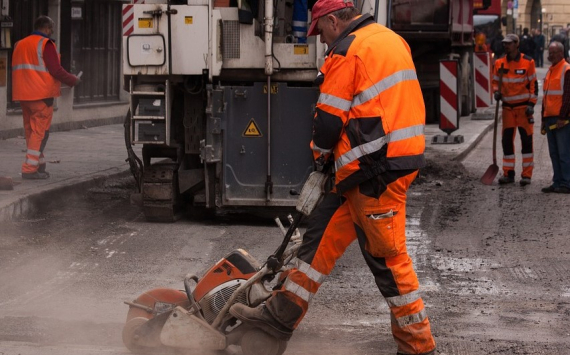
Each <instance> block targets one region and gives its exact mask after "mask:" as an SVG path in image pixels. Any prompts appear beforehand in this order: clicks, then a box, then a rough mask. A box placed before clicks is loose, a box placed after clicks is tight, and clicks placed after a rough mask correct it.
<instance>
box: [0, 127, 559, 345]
mask: <svg viewBox="0 0 570 355" xmlns="http://www.w3.org/2000/svg"><path fill="white" fill-rule="evenodd" d="M535 138H536V139H535V147H536V150H537V154H536V155H537V164H536V174H535V178H533V183H532V184H531V185H529V186H527V187H524V188H522V187H520V186H518V184H517V185H512V186H506V187H499V186H497V185H494V186H484V185H482V184H481V183H479V181H478V179H479V178H480V176H481V175H482V174H483V172H484V171H485V170H486V168H487V166H488V165H489V164H490V163H491V159H490V157H491V153H490V147H491V135H490V134H489V135H487V137H485V139H484V140H483V141H482V142H481V144H480V146H479V147H478V148H477V149H476V150H475V151H473V153H472V154H471V155H469V156H468V157H467V158H466V160H465V161H464V162H463V164H459V163H457V162H452V161H450V160H449V159H448V157H438V158H436V159H434V160H432V161H430V162H429V166H428V168H426V169H424V170H423V172H422V175H421V177H420V178H419V179H418V180H417V181H416V183H415V184H414V185H413V186H412V188H411V189H410V192H409V204H408V211H407V213H408V219H407V236H408V249H409V252H410V254H411V255H412V258H413V260H414V262H415V268H416V270H417V273H418V276H419V278H420V284H421V286H422V289H423V294H424V301H425V303H426V306H427V311H428V314H429V316H430V319H431V322H432V328H433V333H434V335H435V337H436V341H437V343H438V348H439V350H440V354H446V355H475V354H477V355H479V354H505V355H511V354H516V355H523V354H528V355H531V354H532V355H541V354H544V355H546V354H548V355H567V354H569V353H570V350H568V349H570V334H569V333H570V329H569V324H570V323H569V321H568V319H569V318H570V237H569V234H570V233H569V232H568V230H569V226H570V223H569V222H568V213H567V210H568V205H569V204H570V196H568V195H559V194H542V193H540V188H541V187H543V186H547V185H548V183H549V178H550V170H549V169H550V165H549V164H550V162H549V160H548V155H547V152H546V150H547V149H546V145H545V143H544V142H545V140H544V137H542V136H537V137H535ZM499 160H500V158H499ZM518 164H520V161H519V162H518ZM133 190H134V186H133V184H132V181H131V179H130V178H126V179H118V180H113V181H107V182H106V183H105V185H103V186H100V187H98V188H94V189H91V190H89V191H85V192H83V193H79V194H77V195H74V196H61V197H60V198H59V199H54V200H51V201H45V208H43V210H42V211H40V212H39V213H38V214H36V215H34V216H30V217H28V218H26V219H21V220H18V221H14V222H11V223H4V224H3V225H2V226H1V228H0V235H1V238H0V270H1V271H2V272H1V273H0V354H2V355H31V354H33V355H36V354H42V355H52V354H53V355H55V354H58V355H67V354H77V355H91V354H109V355H115V354H127V353H128V351H127V350H126V349H125V348H124V347H123V345H122V342H121V329H122V326H123V323H124V320H125V317H126V313H127V308H128V307H127V306H126V305H124V304H123V301H132V300H133V299H134V298H136V297H137V296H138V295H139V294H140V293H141V292H143V291H145V290H149V289H152V288H155V287H172V288H178V289H182V288H183V284H182V280H183V277H184V276H185V275H186V274H187V273H188V272H195V273H197V274H201V273H203V272H204V271H205V270H206V269H207V268H208V267H209V266H211V265H213V264H214V263H215V262H216V261H217V260H219V259H220V258H221V257H223V256H224V255H225V254H226V253H228V252H230V251H231V250H233V249H235V248H244V249H246V250H248V251H249V252H250V253H251V254H252V255H253V256H255V257H256V258H258V260H264V259H265V258H266V257H267V256H268V255H269V254H270V253H271V252H273V250H274V249H275V248H276V247H277V246H278V244H279V243H280V239H281V235H280V232H279V231H278V229H277V227H275V226H274V223H273V221H271V220H269V219H264V218H261V217H257V216H252V215H232V216H225V217H218V218H203V217H198V216H194V217H185V218H182V219H181V220H179V221H178V222H176V223H174V224H153V223H148V222H145V220H144V217H143V216H142V213H141V211H140V209H139V208H138V207H137V206H133V205H131V204H130V203H129V195H130V193H131V192H132V191H133ZM233 350H234V351H235V349H233ZM395 352H396V347H395V344H394V342H393V340H392V337H391V334H390V324H389V313H388V308H387V306H386V303H385V301H384V300H383V299H382V298H381V297H380V294H379V292H378V291H377V289H376V286H375V284H374V281H373V278H372V277H371V275H370V273H369V271H368V269H367V267H366V265H365V264H364V262H363V260H362V258H361V255H360V252H359V250H358V248H357V246H356V245H353V246H351V247H350V248H349V250H348V251H347V253H346V254H345V255H344V256H343V258H341V259H340V260H339V262H338V264H337V267H336V268H335V270H334V271H333V273H332V274H331V275H330V277H329V278H328V279H327V280H326V282H325V284H324V285H323V286H322V287H321V289H320V290H319V293H318V294H317V296H316V297H315V298H314V300H313V303H312V306H311V308H310V309H309V312H308V314H307V316H306V318H305V320H304V321H303V323H302V324H301V326H300V327H299V329H298V330H297V331H296V332H295V334H294V336H293V338H292V339H291V341H290V342H289V345H288V349H287V352H286V354H291V355H296V354H297V355H300V354H303V355H304V354H315V355H321V354H326V355H335V354H339V355H340V354H347V355H348V354H351V355H352V354H354V355H364V354H375V355H385V354H386V355H387V354H391V355H393V354H395ZM237 353H238V354H239V351H238V352H237ZM192 354H196V353H192ZM203 354H208V353H207V352H204V353H203Z"/></svg>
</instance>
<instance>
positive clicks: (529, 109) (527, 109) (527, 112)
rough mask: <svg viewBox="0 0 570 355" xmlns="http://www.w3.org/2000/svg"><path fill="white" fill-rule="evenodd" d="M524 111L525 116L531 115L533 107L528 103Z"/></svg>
mask: <svg viewBox="0 0 570 355" xmlns="http://www.w3.org/2000/svg"><path fill="white" fill-rule="evenodd" d="M524 113H525V114H526V117H532V116H533V115H534V107H532V106H530V105H528V106H527V107H526V111H525V112H524Z"/></svg>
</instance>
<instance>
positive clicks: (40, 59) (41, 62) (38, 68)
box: [12, 38, 48, 72]
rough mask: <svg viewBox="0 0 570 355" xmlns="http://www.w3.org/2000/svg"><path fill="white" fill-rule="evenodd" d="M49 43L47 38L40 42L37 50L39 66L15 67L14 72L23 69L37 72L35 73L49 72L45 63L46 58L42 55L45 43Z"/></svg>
mask: <svg viewBox="0 0 570 355" xmlns="http://www.w3.org/2000/svg"><path fill="white" fill-rule="evenodd" d="M45 41H47V38H42V39H40V41H39V42H38V47H37V48H36V54H37V56H38V65H34V64H18V65H14V66H12V70H22V69H28V70H35V71H42V72H47V71H48V69H47V68H46V66H45V63H44V58H43V55H42V48H43V43H44V42H45Z"/></svg>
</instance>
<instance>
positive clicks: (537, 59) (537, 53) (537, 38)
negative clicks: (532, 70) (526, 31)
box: [532, 29, 546, 68]
mask: <svg viewBox="0 0 570 355" xmlns="http://www.w3.org/2000/svg"><path fill="white" fill-rule="evenodd" d="M532 39H533V40H534V64H535V65H536V67H538V68H542V66H543V65H544V46H545V44H546V43H545V38H544V35H543V34H542V32H541V31H540V30H539V29H537V30H536V32H535V34H534V36H533V37H532Z"/></svg>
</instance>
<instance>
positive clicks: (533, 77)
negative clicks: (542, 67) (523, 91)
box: [528, 73, 536, 81]
mask: <svg viewBox="0 0 570 355" xmlns="http://www.w3.org/2000/svg"><path fill="white" fill-rule="evenodd" d="M534 79H536V73H534V74H532V75H531V76H529V77H528V80H529V81H532V80H534Z"/></svg>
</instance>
